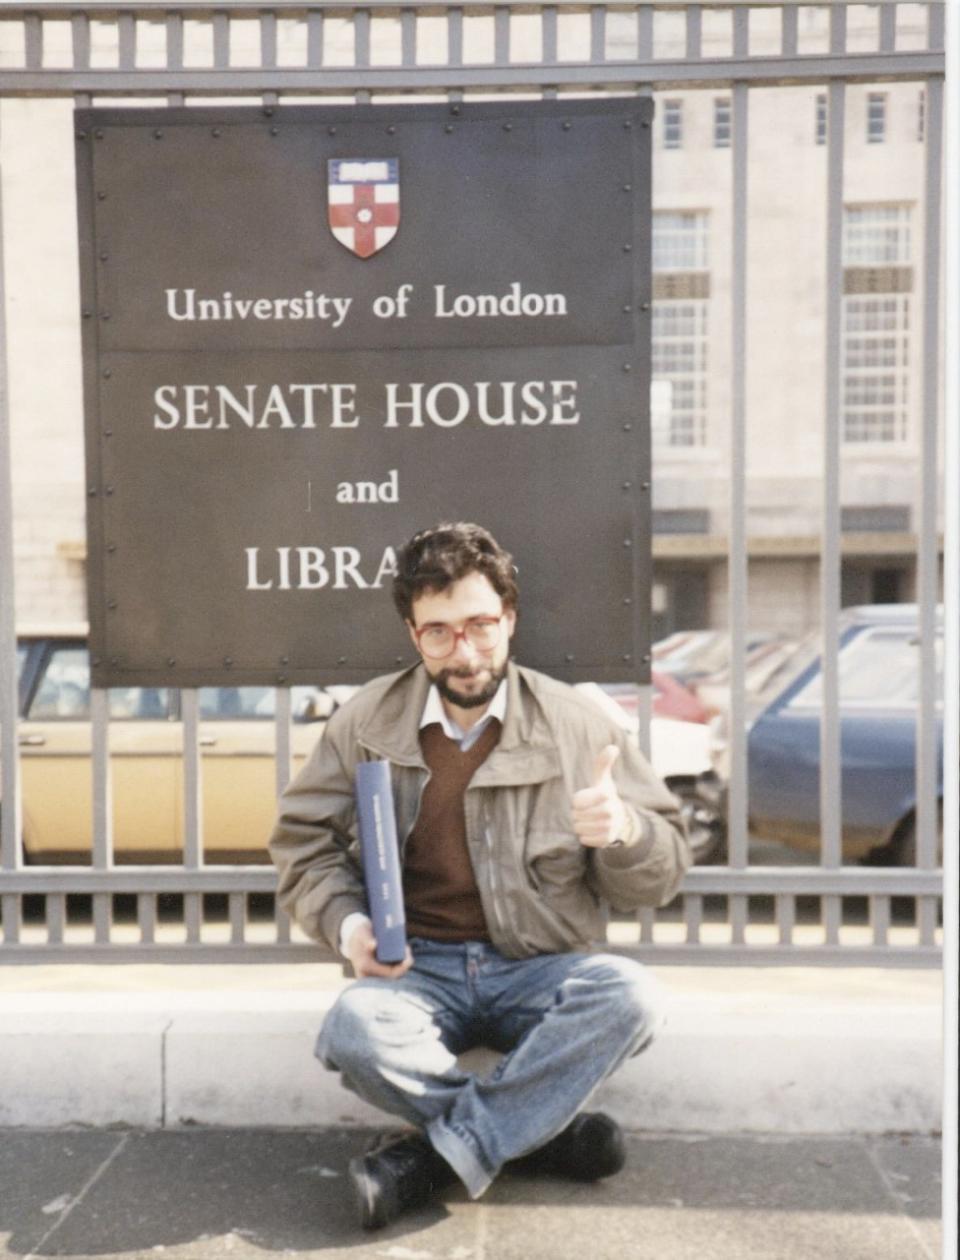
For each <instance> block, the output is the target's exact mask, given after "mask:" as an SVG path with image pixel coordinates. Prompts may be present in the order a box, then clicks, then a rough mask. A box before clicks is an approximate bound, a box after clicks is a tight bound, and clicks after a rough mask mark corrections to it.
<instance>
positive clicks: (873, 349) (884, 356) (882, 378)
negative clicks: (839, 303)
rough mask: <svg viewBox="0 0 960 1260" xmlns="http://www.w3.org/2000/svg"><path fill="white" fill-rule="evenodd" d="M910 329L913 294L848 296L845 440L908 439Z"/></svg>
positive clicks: (845, 312)
mask: <svg viewBox="0 0 960 1260" xmlns="http://www.w3.org/2000/svg"><path fill="white" fill-rule="evenodd" d="M909 334H910V296H909V294H906V293H870V294H858V295H856V296H852V295H850V296H847V297H845V298H844V299H843V440H844V441H845V442H850V443H853V442H903V441H905V439H906V436H907V382H908V378H909V350H910V344H909V340H910V338H909Z"/></svg>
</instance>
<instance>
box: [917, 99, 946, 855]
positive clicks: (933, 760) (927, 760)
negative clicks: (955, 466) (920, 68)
mask: <svg viewBox="0 0 960 1260" xmlns="http://www.w3.org/2000/svg"><path fill="white" fill-rule="evenodd" d="M925 139H926V154H925V160H926V169H925V172H924V175H925V202H924V232H923V239H924V245H923V371H922V383H921V391H922V399H923V405H922V411H921V425H920V451H921V456H920V459H921V474H920V513H919V515H920V520H919V523H918V528H917V544H918V548H917V550H918V554H917V585H918V600H917V602H918V604H919V605H920V609H919V630H920V704H919V706H918V708H917V736H916V740H917V764H916V774H917V817H916V828H917V830H916V839H917V843H916V862H917V865H918V866H921V867H927V868H929V867H933V866H937V865H938V860H937V813H938V811H937V770H938V743H939V740H938V732H937V712H936V704H937V651H936V648H937V645H936V634H937V620H938V619H937V588H938V584H939V572H938V570H939V555H938V548H937V502H938V494H937V490H938V479H937V473H938V469H937V463H938V460H937V446H938V437H939V421H940V414H939V413H940V406H939V402H940V399H939V394H940V380H939V350H940V258H941V252H940V214H941V209H942V206H941V196H940V171H941V164H942V161H943V83H942V82H940V81H928V82H927V84H926V118H925Z"/></svg>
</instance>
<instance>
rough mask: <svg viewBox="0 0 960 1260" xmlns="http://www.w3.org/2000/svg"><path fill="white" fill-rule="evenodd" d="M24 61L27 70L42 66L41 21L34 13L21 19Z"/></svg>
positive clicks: (37, 68)
mask: <svg viewBox="0 0 960 1260" xmlns="http://www.w3.org/2000/svg"><path fill="white" fill-rule="evenodd" d="M23 36H24V61H25V64H26V67H27V69H28V70H41V69H42V68H43V23H42V22H41V20H40V17H39V15H38V14H36V13H28V14H26V15H25V16H24V19H23Z"/></svg>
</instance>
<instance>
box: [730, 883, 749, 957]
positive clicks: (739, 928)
mask: <svg viewBox="0 0 960 1260" xmlns="http://www.w3.org/2000/svg"><path fill="white" fill-rule="evenodd" d="M749 908H750V906H749V902H748V900H747V897H746V896H745V894H744V893H733V894H731V896H730V897H729V898H728V899H727V914H728V916H729V919H730V940H731V941H732V943H733V944H734V945H742V944H744V942H745V941H746V939H747V923H748V920H749V914H748V911H749Z"/></svg>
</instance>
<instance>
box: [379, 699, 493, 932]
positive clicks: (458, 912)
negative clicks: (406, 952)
mask: <svg viewBox="0 0 960 1260" xmlns="http://www.w3.org/2000/svg"><path fill="white" fill-rule="evenodd" d="M499 739H500V723H499V722H498V721H497V720H496V718H494V719H493V720H492V721H490V722H489V723H488V724H487V727H486V729H485V730H484V732H483V734H482V735H480V736H479V737H478V739H477V741H476V742H475V743H474V744H473V745H472V746H471V747H470V749H469V750H468V751H467V752H461V751H460V745H459V744H458V743H457V742H456V740H453V739H449V738H448V737H447V736H446V735H445V734H444V733H443V727H442V726H441V725H440V724H439V722H435V723H432V724H431V725H430V726H425V727H424V728H423V730H421V732H420V747H421V749H422V750H423V758H424V761H425V762H426V763H427V767H428V769H429V770H430V780H429V782H428V783H427V786H426V787H425V788H424V790H423V796H422V798H421V801H420V811H419V813H418V814H417V821H416V822H415V823H414V825H413V830H412V831H411V833H410V836H409V838H408V840H407V844H406V848H405V850H404V855H403V899H404V906H405V910H406V917H407V933H408V935H410V936H422V937H426V938H427V939H428V940H434V941H488V940H489V939H490V933H489V932H488V930H487V921H486V918H485V917H484V913H483V906H482V905H481V902H480V893H479V891H478V890H477V881H476V879H475V878H474V875H473V865H472V864H471V862H470V854H469V852H468V850H467V826H466V819H465V817H464V810H463V797H464V792H465V791H466V789H467V785H468V784H469V782H470V780H471V779H472V778H473V776H474V774H475V773H476V771H477V769H478V768H479V767H480V766H481V765H482V764H483V762H484V761H486V759H487V757H489V755H490V753H491V752H492V751H493V749H494V748H495V747H496V744H497V741H498V740H499Z"/></svg>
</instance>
